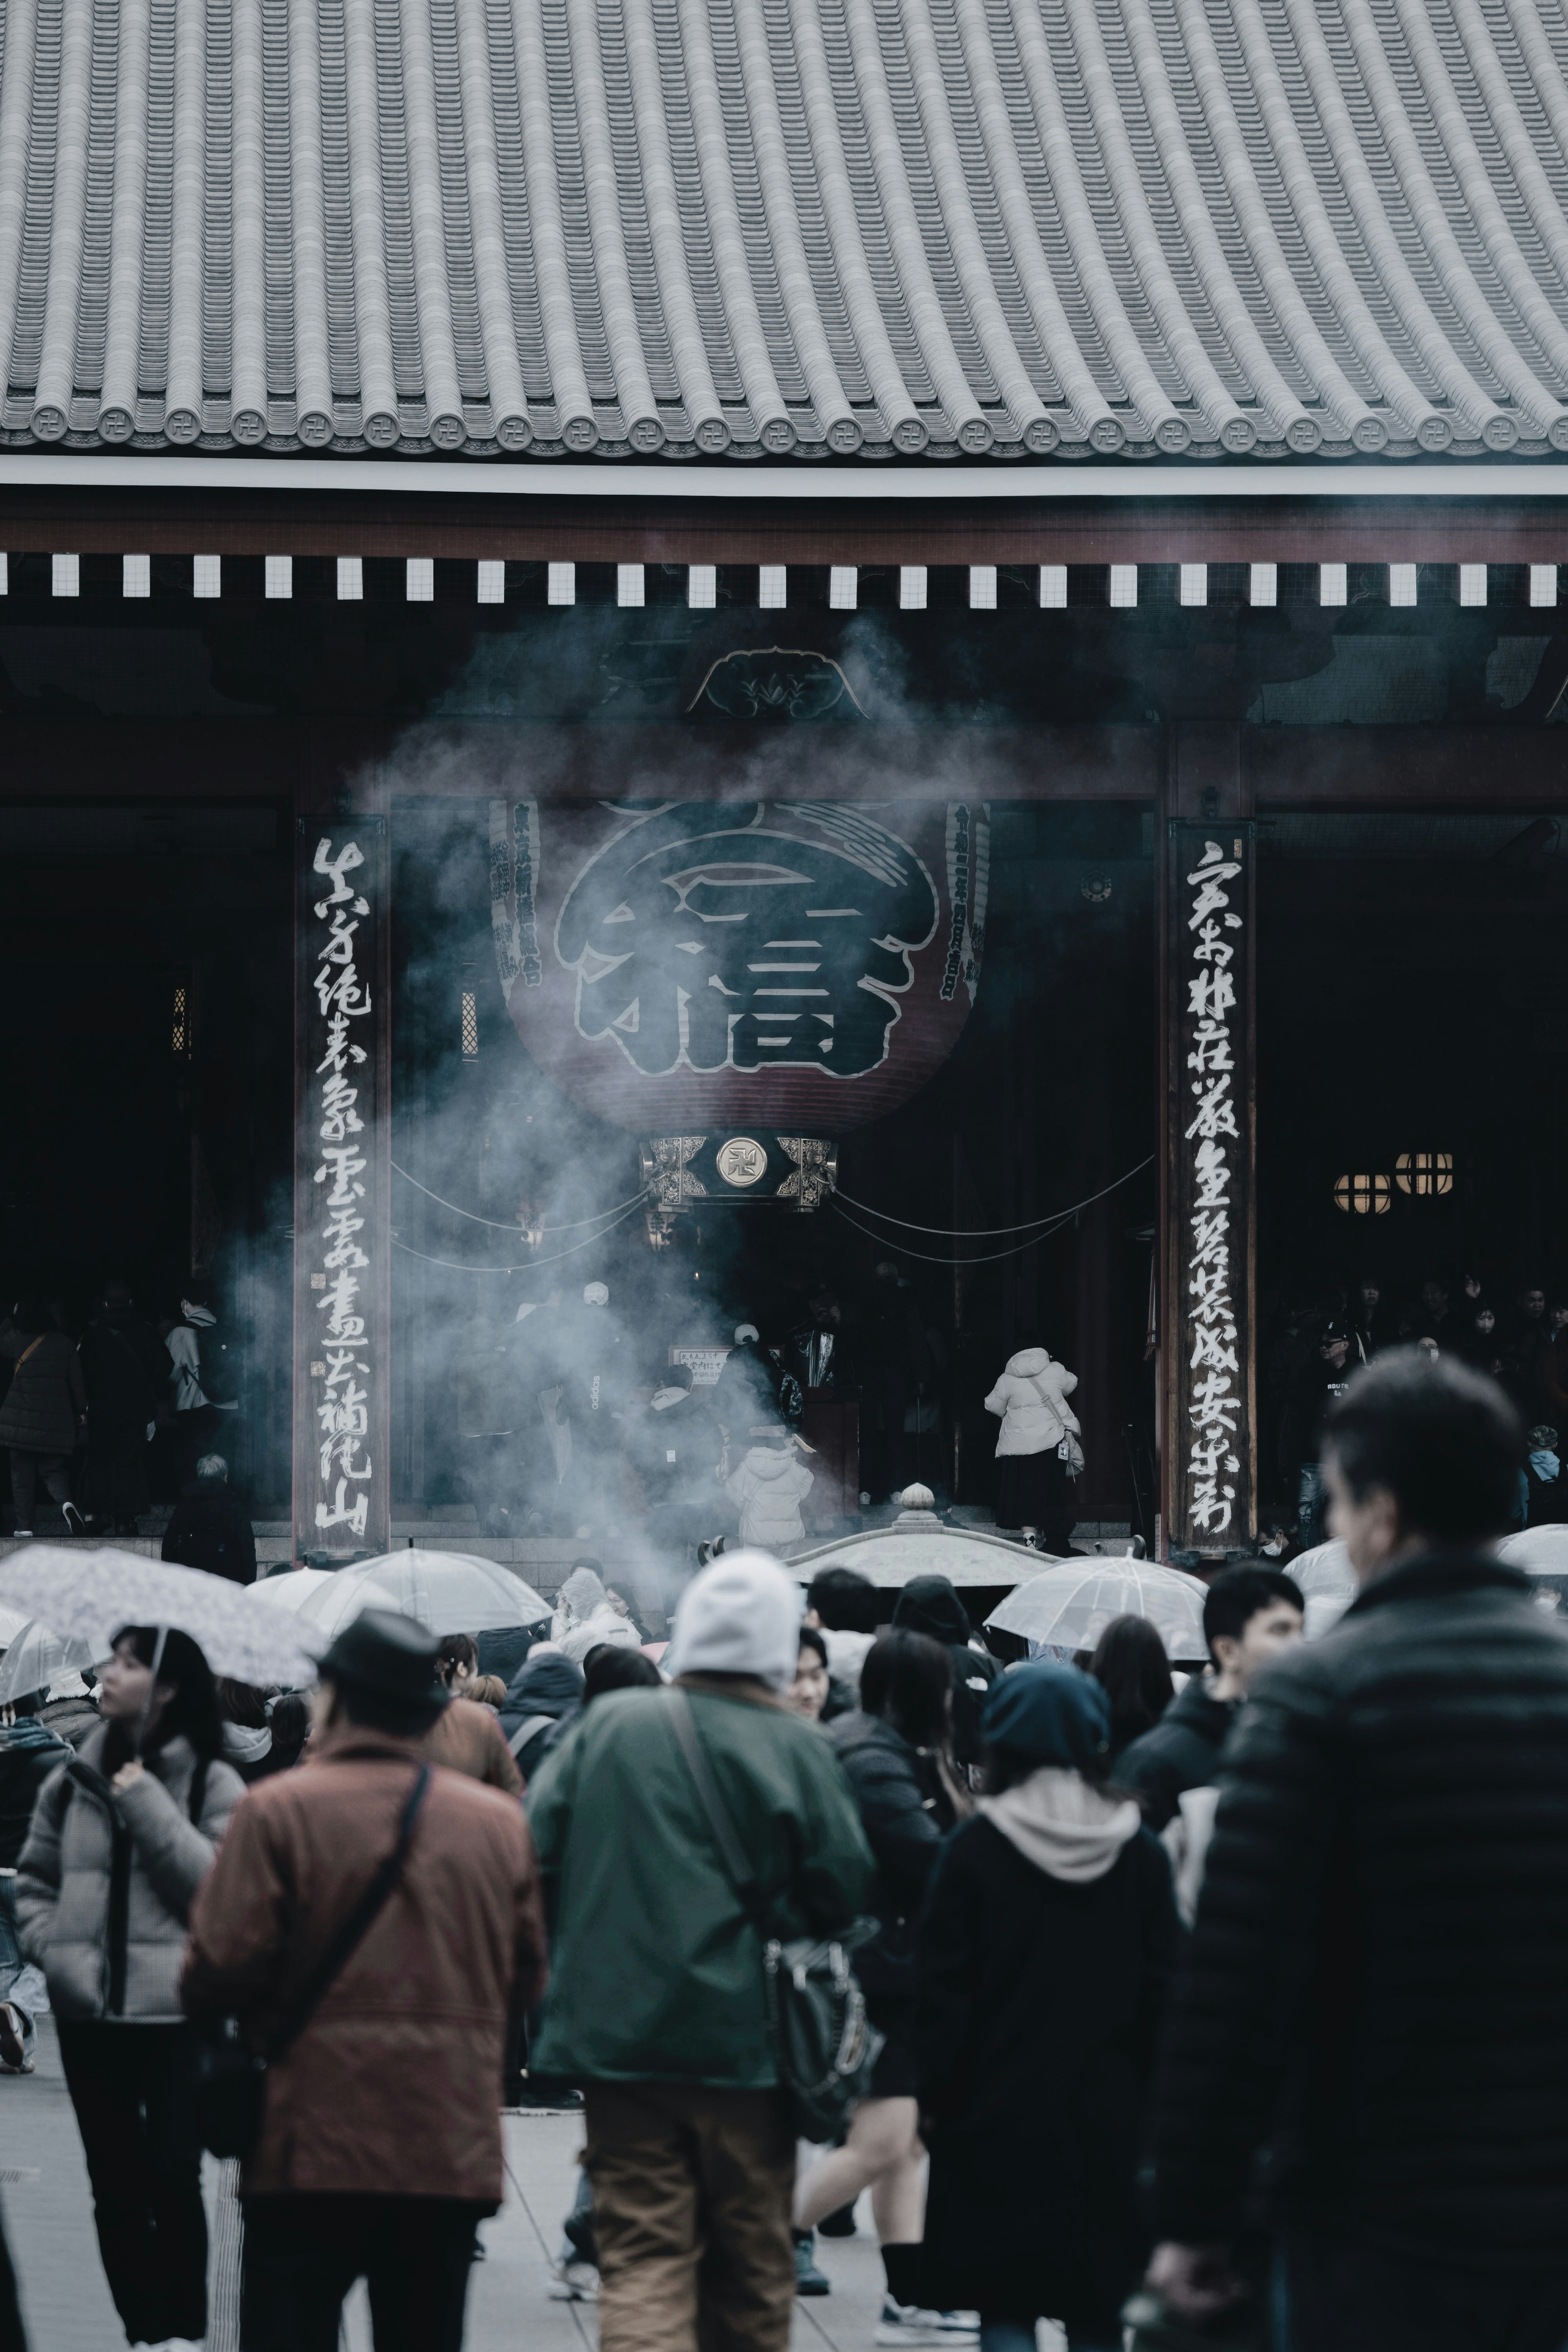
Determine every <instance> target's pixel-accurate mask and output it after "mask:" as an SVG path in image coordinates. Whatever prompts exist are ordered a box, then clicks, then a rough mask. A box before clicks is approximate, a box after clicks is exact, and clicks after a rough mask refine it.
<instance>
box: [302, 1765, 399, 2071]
mask: <svg viewBox="0 0 1568 2352" xmlns="http://www.w3.org/2000/svg"><path fill="white" fill-rule="evenodd" d="M429 1786H430V1767H429V1765H428V1764H425V1765H422V1766H421V1767H420V1769H419V1775H418V1778H417V1779H416V1781H415V1783H414V1786H413V1788H412V1789H411V1790H409V1792H408V1802H407V1803H406V1804H405V1806H404V1808H403V1818H402V1819H401V1821H400V1822H398V1824H397V1843H396V1844H395V1846H394V1848H393V1850H392V1852H391V1853H389V1854H388V1855H387V1857H386V1859H385V1861H384V1863H383V1864H382V1865H381V1868H380V1869H379V1870H378V1871H377V1872H376V1874H375V1876H374V1878H373V1879H372V1880H371V1882H370V1885H368V1886H367V1887H366V1888H365V1890H364V1893H363V1895H361V1896H360V1899H359V1901H358V1902H357V1903H356V1904H355V1905H354V1907H353V1910H352V1911H351V1912H350V1913H349V1916H348V1917H347V1918H346V1919H345V1920H344V1921H343V1924H342V1927H340V1928H339V1929H338V1932H337V1934H336V1936H335V1937H333V1938H332V1941H331V1945H330V1946H329V1947H328V1948H327V1950H326V1952H325V1953H324V1954H323V1956H322V1958H321V1959H320V1960H318V1961H317V1963H316V1965H315V1967H314V1969H312V1970H311V1972H310V1975H309V1976H308V1977H307V1978H306V1979H305V1981H304V1983H303V1984H302V1985H301V1986H300V1990H299V1991H298V1992H297V1993H296V1994H295V1996H294V1998H293V2000H291V2001H290V2002H289V2006H288V2009H287V2010H286V2011H285V2012H284V2021H283V2024H282V2026H281V2029H280V2030H279V2032H277V2033H275V2034H273V2035H272V2036H271V2038H270V2040H269V2042H268V2063H271V2064H276V2063H277V2062H278V2060H279V2058H281V2057H282V2056H283V2055H284V2053H286V2052H287V2051H288V2050H289V2048H290V2047H291V2046H292V2045H293V2043H294V2042H297V2041H298V2040H299V2038H300V2034H301V2033H303V2032H304V2031H305V2028H306V2026H307V2025H308V2024H309V2023H310V2020H311V2018H312V2017H313V2016H314V2014H315V2012H316V2010H317V2008H318V2007H319V2006H320V2004H321V2000H323V1998H324V1997H325V1995H326V1994H327V1993H328V1992H330V1991H331V1987H332V1984H333V1981H334V1979H336V1978H337V1977H338V1976H339V1975H340V1974H341V1972H342V1969H345V1968H346V1967H347V1965H348V1963H349V1961H350V1960H351V1959H352V1958H353V1955H354V1952H355V1950H356V1948H358V1946H359V1945H360V1944H361V1943H362V1942H363V1938H364V1937H365V1936H366V1935H367V1934H368V1933H369V1931H370V1928H371V1926H372V1924H373V1923H374V1919H375V1917H376V1915H377V1914H378V1912H379V1911H380V1910H381V1908H382V1906H383V1905H384V1903H385V1901H386V1898H387V1896H388V1895H390V1894H391V1892H392V1890H393V1888H394V1887H395V1885H396V1884H397V1882H398V1879H399V1878H400V1877H401V1875H402V1873H403V1865H404V1863H405V1860H406V1859H407V1855H408V1848H409V1845H410V1844H411V1843H412V1842H413V1837H414V1825H415V1823H416V1822H417V1821H418V1819H419V1813H420V1808H421V1807H422V1806H423V1804H424V1802H425V1798H426V1792H427V1790H428V1789H429Z"/></svg>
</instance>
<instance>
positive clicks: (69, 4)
mask: <svg viewBox="0 0 1568 2352" xmlns="http://www.w3.org/2000/svg"><path fill="white" fill-rule="evenodd" d="M1565 60H1568V25H1565V23H1564V19H1563V13H1562V5H1561V0H1550V13H1548V11H1547V6H1546V5H1545V0H831V5H828V0H222V5H216V6H215V5H213V0H119V5H118V6H117V7H111V8H106V7H104V6H102V5H96V0H13V5H10V6H8V7H6V8H5V11H4V16H3V18H0V363H3V364H4V366H5V383H6V386H7V390H8V395H9V396H8V398H7V400H6V403H5V418H6V424H5V429H4V430H3V431H0V446H7V447H11V448H18V447H26V446H30V445H31V446H44V445H53V446H61V445H63V446H64V447H65V448H66V450H67V451H68V453H70V454H71V455H72V456H73V457H74V454H75V452H76V451H77V450H79V449H81V450H84V451H89V450H90V449H91V447H92V446H94V445H95V444H96V445H100V446H102V445H114V444H125V443H132V442H133V443H134V444H135V446H137V448H138V449H149V448H155V447H157V446H159V445H160V444H162V445H163V446H187V447H188V446H195V445H199V446H200V448H201V451H202V453H203V456H204V457H206V456H207V455H208V454H209V453H211V454H213V455H215V456H217V455H221V453H222V451H223V450H224V449H225V448H228V449H234V450H240V449H247V448H250V449H265V450H267V451H269V452H271V451H278V452H282V451H286V450H290V449H297V448H302V449H305V450H320V451H321V452H323V453H325V452H329V451H337V452H342V451H350V452H363V451H372V452H374V451H387V450H391V449H393V448H394V447H395V446H398V445H399V444H401V445H402V447H403V450H404V453H405V458H406V459H407V461H409V462H418V463H436V462H441V461H443V460H456V461H459V462H460V461H465V460H468V461H471V460H472V459H473V458H475V457H500V458H508V457H524V456H526V455H527V454H528V453H529V452H530V451H531V452H533V453H534V454H536V455H538V456H541V457H558V456H561V455H563V454H566V455H572V456H578V457H591V456H592V455H593V454H594V453H595V451H597V452H599V453H600V454H601V455H604V456H607V457H616V456H622V455H632V454H634V453H635V454H637V455H646V456H652V455H656V454H658V453H660V452H662V453H663V454H664V455H665V456H667V457H678V458H679V457H689V456H694V455H701V456H704V457H721V456H724V455H725V454H726V453H728V454H729V455H730V456H731V457H757V456H760V455H762V454H763V452H767V453H769V454H772V455H775V456H784V455H787V454H788V453H790V452H791V451H795V453H796V454H797V455H798V456H800V457H828V456H831V457H837V458H839V459H841V460H849V461H855V460H856V459H858V460H859V461H860V462H865V461H867V460H869V459H871V458H875V457H887V456H889V455H892V454H894V453H895V452H896V453H898V454H899V455H900V456H902V457H906V458H908V457H919V456H920V455H921V452H926V451H929V452H930V453H931V455H932V456H933V457H952V455H954V454H955V451H956V450H957V449H962V450H963V451H964V452H966V453H968V454H970V455H973V456H975V457H981V456H984V455H985V454H986V453H987V452H990V451H993V450H994V452H995V454H996V455H997V456H1000V457H1018V456H1020V455H1022V454H1025V453H1027V454H1028V455H1030V456H1031V457H1037V458H1041V459H1045V458H1048V457H1050V455H1051V453H1052V452H1053V451H1058V452H1059V454H1060V455H1061V456H1064V457H1071V456H1079V457H1081V456H1084V455H1087V454H1088V453H1089V451H1090V450H1093V451H1094V452H1096V453H1097V454H1100V455H1103V456H1107V457H1114V456H1116V455H1117V454H1118V453H1120V452H1122V451H1125V452H1126V454H1127V455H1128V456H1129V457H1138V456H1148V455H1150V454H1152V452H1151V443H1152V446H1153V447H1154V448H1156V449H1158V450H1160V451H1162V452H1163V453H1164V454H1165V455H1168V456H1177V455H1180V454H1181V453H1182V452H1184V451H1185V450H1186V449H1188V448H1189V447H1190V446H1191V445H1192V444H1193V443H1194V440H1195V441H1196V442H1197V443H1198V445H1199V448H1198V451H1197V454H1199V455H1204V456H1208V457H1217V456H1220V455H1221V454H1222V453H1224V454H1227V455H1229V456H1231V457H1235V458H1245V457H1246V456H1247V453H1248V452H1249V451H1251V450H1253V449H1254V447H1255V446H1256V447H1257V449H1258V455H1259V457H1262V456H1265V455H1267V456H1268V457H1279V456H1280V455H1282V454H1288V455H1289V456H1290V457H1295V458H1297V459H1299V460H1302V461H1307V462H1310V461H1311V459H1312V457H1313V455H1314V453H1315V452H1318V451H1321V453H1322V455H1323V456H1324V457H1328V458H1330V459H1333V458H1336V457H1344V456H1345V455H1346V454H1347V453H1348V454H1357V455H1363V456H1367V457H1372V456H1374V455H1376V454H1377V453H1378V452H1379V451H1380V450H1383V449H1385V448H1388V447H1389V446H1390V443H1391V441H1392V444H1393V454H1394V455H1411V454H1414V453H1415V451H1417V450H1419V451H1422V452H1426V453H1428V454H1431V455H1434V456H1436V455H1439V454H1441V453H1442V452H1444V451H1446V450H1453V451H1454V452H1455V454H1456V455H1457V456H1458V457H1467V456H1473V455H1475V454H1476V445H1477V443H1478V442H1479V443H1480V444H1481V446H1482V447H1483V448H1489V449H1494V450H1497V451H1499V452H1501V451H1504V450H1507V449H1509V448H1510V447H1513V446H1516V445H1517V444H1518V443H1519V441H1520V438H1521V435H1522V436H1525V441H1526V444H1527V450H1528V454H1530V455H1531V456H1538V455H1539V454H1540V453H1542V451H1543V449H1544V450H1545V452H1546V453H1547V454H1548V455H1550V454H1551V453H1552V452H1565V453H1568V80H1565V78H1564V77H1565V72H1568V64H1565ZM110 139H111V140H112V147H111V148H110V145H109V143H108V142H110ZM110 157H111V160H112V165H113V170H112V180H111V183H110V182H109V181H108V179H107V175H106V173H105V168H104V167H105V161H106V158H110ZM1347 445H1348V451H1347Z"/></svg>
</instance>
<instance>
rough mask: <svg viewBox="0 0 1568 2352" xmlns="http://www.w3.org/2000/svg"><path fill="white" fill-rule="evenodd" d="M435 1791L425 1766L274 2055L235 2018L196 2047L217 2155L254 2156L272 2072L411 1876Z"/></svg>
mask: <svg viewBox="0 0 1568 2352" xmlns="http://www.w3.org/2000/svg"><path fill="white" fill-rule="evenodd" d="M429 1786H430V1767H429V1765H428V1764H426V1765H423V1766H422V1767H421V1768H420V1771H419V1775H418V1778H417V1779H416V1781H415V1783H414V1786H413V1788H412V1789H411V1790H409V1792H408V1801H407V1803H406V1804H405V1806H404V1808H403V1817H402V1819H401V1821H400V1822H398V1824H397V1843H396V1844H395V1846H394V1848H393V1850H392V1852H391V1853H389V1854H388V1855H387V1857H386V1859H385V1861H384V1863H383V1864H382V1865H381V1868H380V1869H379V1870H378V1871H377V1872H376V1874H375V1876H374V1878H373V1879H372V1880H371V1882H370V1885H368V1886H367V1887H366V1888H365V1890H364V1893H363V1895H361V1896H360V1899H359V1901H358V1902H357V1903H356V1904H355V1905H354V1907H353V1910H352V1911H351V1912H350V1913H349V1916H348V1917H347V1918H346V1919H345V1920H344V1921H343V1924H342V1927H340V1928H339V1929H338V1932H337V1934H336V1936H335V1937H333V1938H332V1941H331V1945H330V1946H329V1947H328V1948H327V1950H326V1952H325V1953H324V1954H323V1955H322V1957H321V1959H319V1960H318V1961H317V1963H316V1965H315V1967H314V1968H313V1969H311V1971H310V1975H309V1976H308V1977H307V1978H306V1979H305V1981H304V1983H303V1984H302V1985H301V1986H300V1990H299V1991H298V1992H297V1993H296V1994H295V1995H294V1998H293V2000H291V2001H289V2003H288V2004H287V2005H286V2006H285V2008H284V2011H283V2013H282V2017H281V2019H280V2021H279V2024H278V2025H277V2026H276V2027H275V2028H274V2030H273V2032H272V2033H271V2034H270V2035H269V2036H268V2043H267V2048H266V2050H265V2051H264V2052H263V2051H255V2050H249V2049H247V2047H246V2045H245V2043H244V2042H242V2041H241V2040H240V2038H239V2029H238V2026H237V2023H236V2021H234V2019H233V2018H229V2019H227V2020H226V2021H225V2024H224V2027H223V2030H222V2032H221V2033H220V2034H219V2035H217V2037H216V2039H213V2040H211V2041H207V2040H203V2041H200V2042H197V2045H196V2129H197V2131H198V2132H199V2134H200V2136H201V2142H202V2146H203V2147H205V2148H208V2149H210V2150H211V2152H212V2154H213V2155H214V2156H237V2157H242V2158H243V2157H247V2156H249V2155H250V2154H251V2153H252V2151H253V2150H254V2148H255V2147H256V2143H257V2141H258V2139H259V2138H260V2137H261V2117H262V2110H263V2107H264V2105H265V2102H266V2095H267V2070H268V2066H275V2065H276V2064H277V2063H278V2061H279V2059H280V2058H282V2057H284V2056H285V2055H286V2054H287V2053H288V2052H289V2050H291V2049H292V2047H293V2045H294V2043H295V2042H297V2041H298V2040H299V2038H300V2034H301V2033H303V2032H304V2031H305V2028H306V2026H307V2025H308V2024H309V2023H310V2020H311V2018H312V2017H313V2016H314V2014H315V2012H316V2010H317V2009H318V2007H319V2006H320V2004H321V2000H323V1999H324V1997H325V1996H326V1994H327V1993H328V1992H329V1991H330V1990H331V1987H332V1984H333V1982H334V1981H335V1979H337V1977H338V1976H339V1975H340V1974H341V1973H342V1969H344V1968H346V1967H347V1965H348V1963H349V1961H350V1960H351V1959H352V1958H353V1955H354V1952H355V1951H356V1950H357V1948H358V1947H359V1945H360V1944H361V1943H362V1942H363V1938H364V1937H365V1936H366V1934H367V1933H368V1932H369V1930H370V1927H371V1926H372V1924H373V1922H374V1919H375V1918H376V1916H377V1915H378V1913H379V1912H380V1911H381V1909H382V1906H384V1903H385V1901H386V1898H387V1896H388V1895H390V1894H391V1893H392V1890H393V1888H394V1887H395V1885H396V1884H397V1882H398V1879H399V1878H400V1877H401V1876H402V1874H403V1865H404V1863H405V1861H406V1859H407V1855H408V1848H409V1845H410V1843H411V1842H412V1840H413V1836H414V1825H415V1823H416V1822H417V1821H418V1819H419V1812H420V1808H421V1807H422V1806H423V1804H424V1802H425V1798H426V1791H427V1790H428V1789H429Z"/></svg>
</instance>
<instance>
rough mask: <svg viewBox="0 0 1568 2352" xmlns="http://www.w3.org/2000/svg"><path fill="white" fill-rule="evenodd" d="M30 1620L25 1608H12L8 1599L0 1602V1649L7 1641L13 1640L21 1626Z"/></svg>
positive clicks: (28, 1623) (27, 1623)
mask: <svg viewBox="0 0 1568 2352" xmlns="http://www.w3.org/2000/svg"><path fill="white" fill-rule="evenodd" d="M32 1622H33V1621H32V1618H31V1617H30V1616H29V1614H28V1612H27V1611H26V1609H16V1608H13V1606H12V1605H11V1603H10V1602H9V1601H5V1602H4V1603H0V1650H3V1649H4V1648H5V1644H6V1643H7V1642H14V1641H15V1640H16V1636H17V1634H18V1633H20V1632H21V1630H22V1628H23V1626H24V1625H30V1624H31V1623H32Z"/></svg>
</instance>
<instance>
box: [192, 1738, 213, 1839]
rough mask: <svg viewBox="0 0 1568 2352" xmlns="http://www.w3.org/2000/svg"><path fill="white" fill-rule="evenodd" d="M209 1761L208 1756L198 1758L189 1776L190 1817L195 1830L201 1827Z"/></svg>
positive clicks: (205, 1799)
mask: <svg viewBox="0 0 1568 2352" xmlns="http://www.w3.org/2000/svg"><path fill="white" fill-rule="evenodd" d="M211 1761H212V1759H211V1757H210V1756H198V1757H197V1759H196V1769H195V1771H194V1772H193V1773H192V1774H191V1801H190V1816H191V1823H192V1826H193V1827H194V1828H195V1829H200V1827H201V1822H202V1813H203V1811H204V1809H205V1805H206V1801H207V1767H208V1765H209V1764H210V1763H211Z"/></svg>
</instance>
